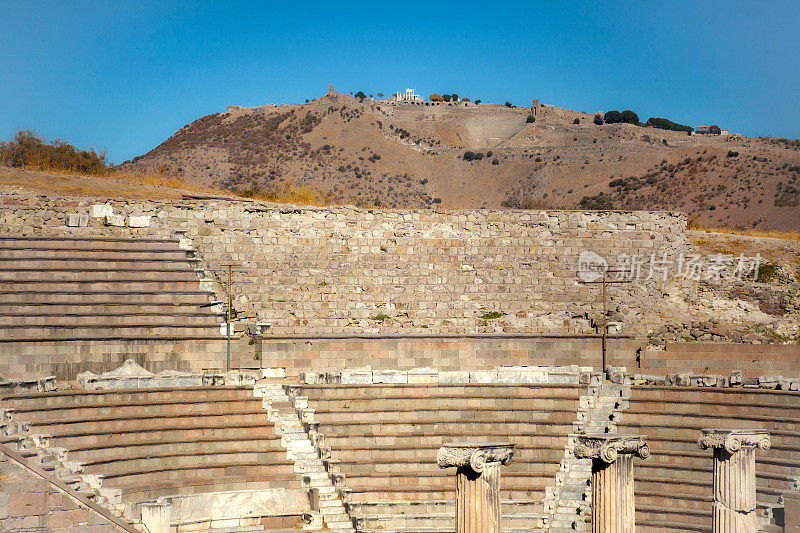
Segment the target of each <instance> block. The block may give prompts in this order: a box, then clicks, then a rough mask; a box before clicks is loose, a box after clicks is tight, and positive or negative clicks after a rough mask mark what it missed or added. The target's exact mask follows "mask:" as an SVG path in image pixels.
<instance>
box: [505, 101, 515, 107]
mask: <svg viewBox="0 0 800 533" xmlns="http://www.w3.org/2000/svg"><path fill="white" fill-rule="evenodd" d="M505 106H506V107H514V106H513V105H512V104H511V102H509V101H506V104H505Z"/></svg>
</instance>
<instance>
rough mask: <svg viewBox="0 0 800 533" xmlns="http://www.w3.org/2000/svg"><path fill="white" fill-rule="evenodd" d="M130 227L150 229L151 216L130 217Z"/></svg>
mask: <svg viewBox="0 0 800 533" xmlns="http://www.w3.org/2000/svg"><path fill="white" fill-rule="evenodd" d="M128 226H129V227H131V228H149V227H150V216H149V215H145V216H129V217H128Z"/></svg>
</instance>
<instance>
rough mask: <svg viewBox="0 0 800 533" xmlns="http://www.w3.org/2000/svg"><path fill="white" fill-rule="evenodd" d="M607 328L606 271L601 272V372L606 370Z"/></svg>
mask: <svg viewBox="0 0 800 533" xmlns="http://www.w3.org/2000/svg"><path fill="white" fill-rule="evenodd" d="M607 330H608V326H607V325H606V273H605V272H603V367H602V368H601V369H600V371H601V372H605V371H606V331H607Z"/></svg>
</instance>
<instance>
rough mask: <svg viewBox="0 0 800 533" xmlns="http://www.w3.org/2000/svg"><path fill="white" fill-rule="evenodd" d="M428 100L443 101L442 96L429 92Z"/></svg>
mask: <svg viewBox="0 0 800 533" xmlns="http://www.w3.org/2000/svg"><path fill="white" fill-rule="evenodd" d="M428 100H430V101H431V102H443V101H444V98H443V97H442V95H441V94H439V93H431V95H430V96H429V97H428Z"/></svg>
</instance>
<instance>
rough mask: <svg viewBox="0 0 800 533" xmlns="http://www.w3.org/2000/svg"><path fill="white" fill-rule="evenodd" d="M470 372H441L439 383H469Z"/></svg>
mask: <svg viewBox="0 0 800 533" xmlns="http://www.w3.org/2000/svg"><path fill="white" fill-rule="evenodd" d="M469 374H470V373H469V372H461V371H458V370H445V371H442V372H439V383H469V377H470V376H469Z"/></svg>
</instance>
